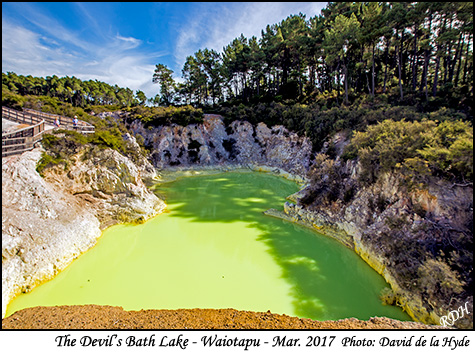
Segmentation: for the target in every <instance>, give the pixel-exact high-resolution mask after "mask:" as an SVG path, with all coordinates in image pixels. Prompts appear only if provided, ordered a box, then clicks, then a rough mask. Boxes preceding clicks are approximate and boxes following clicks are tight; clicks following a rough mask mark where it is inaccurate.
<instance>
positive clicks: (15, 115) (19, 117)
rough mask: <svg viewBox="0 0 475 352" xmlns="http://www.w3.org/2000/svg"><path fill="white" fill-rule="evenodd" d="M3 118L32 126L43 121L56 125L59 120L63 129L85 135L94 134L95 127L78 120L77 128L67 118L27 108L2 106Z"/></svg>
mask: <svg viewBox="0 0 475 352" xmlns="http://www.w3.org/2000/svg"><path fill="white" fill-rule="evenodd" d="M2 117H4V118H6V119H9V120H13V121H17V122H22V123H29V124H31V125H32V124H34V123H39V122H41V121H42V120H44V121H45V122H46V123H48V124H50V125H54V122H55V120H56V119H58V120H59V122H60V125H62V126H64V127H63V128H66V129H75V130H79V131H80V132H83V133H92V132H94V126H93V125H91V124H90V123H88V122H86V121H83V120H78V125H77V126H75V125H74V124H73V123H72V121H70V120H71V119H70V118H67V117H65V116H61V115H55V114H50V113H47V112H42V111H37V110H33V109H26V108H25V109H23V111H18V110H14V109H11V108H8V107H6V106H2ZM68 121H70V122H68Z"/></svg>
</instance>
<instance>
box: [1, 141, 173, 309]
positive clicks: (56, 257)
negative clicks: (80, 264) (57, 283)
mask: <svg viewBox="0 0 475 352" xmlns="http://www.w3.org/2000/svg"><path fill="white" fill-rule="evenodd" d="M42 152H43V149H42V148H36V149H34V150H32V151H29V152H25V153H23V154H21V155H16V156H11V157H7V158H2V317H4V316H5V312H6V307H7V305H8V303H9V302H10V301H11V300H12V299H13V298H14V297H16V296H17V295H18V294H20V293H21V292H28V291H30V290H31V289H33V288H34V287H35V286H37V285H39V284H40V283H42V282H44V281H47V280H50V279H52V278H53V277H54V276H56V274H58V273H59V272H60V271H61V270H63V269H65V268H66V267H67V266H68V265H69V264H70V263H71V262H72V261H73V260H74V259H76V258H77V257H78V256H79V255H81V254H82V253H84V252H85V251H87V250H88V249H89V248H91V247H93V246H94V245H95V244H96V241H97V239H98V238H99V237H100V236H101V235H102V232H101V231H102V230H103V229H104V228H106V227H108V226H111V225H113V224H116V223H121V222H133V221H145V220H146V219H148V218H150V217H153V216H155V215H157V214H159V213H161V212H162V211H163V210H164V208H165V203H164V202H163V201H162V200H160V199H159V198H157V197H156V196H155V195H154V194H153V193H152V192H151V191H150V190H148V188H147V187H146V186H145V184H144V183H143V181H142V174H146V175H148V176H149V177H150V176H153V175H154V172H155V171H153V174H150V173H148V174H147V173H146V170H144V171H142V172H140V171H139V169H138V168H137V166H136V165H135V164H133V163H132V162H131V161H130V160H129V159H128V158H126V157H124V156H122V155H121V154H119V153H118V152H116V151H114V150H111V149H106V150H96V151H92V154H90V155H89V156H88V157H87V158H84V157H83V153H84V152H85V151H84V150H83V151H82V152H80V153H78V154H76V155H75V156H74V157H73V158H72V160H71V162H70V164H69V165H68V169H67V171H66V170H65V168H64V166H56V167H52V168H49V169H48V170H47V171H46V172H45V174H44V177H41V176H40V175H39V173H38V172H37V171H36V166H37V163H38V161H39V159H40V158H41V155H42ZM148 169H149V170H150V169H152V170H153V167H151V166H150V168H148Z"/></svg>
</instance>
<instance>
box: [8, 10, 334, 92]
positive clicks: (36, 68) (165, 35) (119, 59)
mask: <svg viewBox="0 0 475 352" xmlns="http://www.w3.org/2000/svg"><path fill="white" fill-rule="evenodd" d="M105 4H106V3H104V4H102V3H99V4H94V5H91V3H63V5H58V6H59V7H60V8H61V9H62V10H63V11H64V10H65V9H66V8H67V10H68V11H64V13H67V16H57V15H54V14H53V13H54V12H53V11H51V7H48V6H42V5H41V3H21V4H20V3H8V6H6V5H5V3H3V4H2V10H3V9H4V8H7V9H8V10H9V11H2V71H3V72H6V71H14V72H15V73H17V74H23V75H33V76H41V77H45V76H48V75H58V76H66V75H67V76H76V77H78V78H80V79H84V80H89V79H98V80H100V81H103V82H107V83H109V84H112V85H114V84H117V85H118V86H120V87H128V88H130V89H132V90H134V91H135V90H138V89H140V90H142V91H144V92H145V94H146V95H147V96H148V97H152V96H154V95H155V94H157V91H158V87H157V86H156V85H154V84H153V83H152V75H153V71H154V68H155V64H157V63H159V62H161V63H169V67H170V68H171V69H173V70H174V71H175V75H174V76H175V79H176V80H178V81H180V80H181V79H180V77H179V76H180V75H181V70H182V68H183V64H184V62H185V59H186V57H187V56H189V55H193V54H194V53H195V52H196V51H197V50H198V49H204V48H209V49H214V50H216V51H218V52H221V51H222V49H223V47H224V46H226V45H228V44H229V43H230V42H231V41H232V40H233V39H234V38H236V37H238V36H239V35H240V34H241V33H242V34H244V36H246V37H247V38H250V37H251V36H256V37H258V38H260V35H261V30H263V29H265V27H266V25H267V24H273V23H279V22H280V21H282V20H283V19H285V18H286V17H287V16H289V15H290V14H298V13H299V12H302V13H305V14H306V15H307V18H310V17H312V16H313V15H315V14H318V13H319V12H320V9H321V8H323V7H324V6H325V5H326V3H292V2H287V3H282V2H274V3H260V2H250V3H249V2H244V3H236V2H232V3H206V2H205V3H201V2H196V3H187V4H186V5H178V7H175V5H171V4H168V3H164V4H165V5H163V4H162V3H160V5H159V6H157V5H153V6H152V7H150V11H151V12H150V13H151V15H150V16H142V13H143V10H146V9H147V8H148V7H147V5H146V4H142V5H137V6H135V5H127V9H128V10H129V11H132V10H135V11H136V12H135V13H134V14H131V15H132V16H135V17H134V19H135V26H136V27H133V26H131V25H128V24H127V23H123V22H124V18H126V17H127V15H128V14H124V13H120V14H121V15H122V16H123V17H122V18H119V17H118V16H117V14H118V13H114V11H115V10H116V11H119V10H121V9H123V7H122V6H117V7H116V6H115V5H109V4H113V3H107V5H105ZM55 9H58V8H55ZM174 9H179V10H174ZM140 11H142V12H140ZM153 11H155V12H153ZM163 11H168V12H166V16H167V17H161V16H163V14H162V12H163ZM177 11H181V12H177ZM7 12H8V13H9V14H10V17H8V15H6V14H5V13H7ZM68 16H70V17H68ZM165 18H166V19H165ZM137 19H141V20H143V22H141V23H137ZM114 21H117V23H114ZM164 21H169V22H167V25H166V26H164V25H163V24H164ZM124 24H125V26H123V25H124ZM133 29H140V30H139V31H135V32H134V30H133ZM140 31H142V33H144V37H142V36H140V34H138V33H140ZM133 33H134V34H133ZM170 39H172V40H173V44H169V43H168V42H167V40H170ZM168 48H169V49H168ZM167 50H170V51H172V52H168V51H167ZM170 57H171V58H170Z"/></svg>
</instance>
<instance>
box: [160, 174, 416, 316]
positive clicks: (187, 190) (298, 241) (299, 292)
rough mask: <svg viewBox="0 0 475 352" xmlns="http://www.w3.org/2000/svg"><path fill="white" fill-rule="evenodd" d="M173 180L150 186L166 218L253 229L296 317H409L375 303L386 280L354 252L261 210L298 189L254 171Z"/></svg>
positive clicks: (278, 204) (279, 204)
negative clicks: (288, 292)
mask: <svg viewBox="0 0 475 352" xmlns="http://www.w3.org/2000/svg"><path fill="white" fill-rule="evenodd" d="M175 182H180V186H179V187H177V186H176V185H175V184H174V183H175ZM175 182H172V183H169V184H162V185H160V186H159V187H157V188H156V192H157V194H159V195H161V196H163V195H165V197H166V199H167V204H168V205H169V208H170V216H172V217H181V218H187V219H188V220H190V221H192V222H203V223H206V222H221V223H233V222H238V221H239V222H246V223H248V224H249V225H248V227H251V228H255V229H257V230H258V231H259V233H260V235H259V237H258V238H257V240H258V241H261V242H263V243H265V244H266V246H267V251H268V253H269V254H270V255H271V256H272V258H273V260H274V261H275V262H276V263H277V264H278V265H279V267H280V268H281V270H282V278H283V279H285V280H286V281H287V282H288V283H289V284H290V285H291V291H292V292H291V294H292V297H293V306H294V309H295V314H296V315H297V316H300V317H306V318H312V319H318V320H327V319H341V318H348V317H356V318H359V319H368V318H370V317H371V316H388V317H392V318H395V319H400V320H411V318H410V317H409V316H408V315H407V314H406V313H404V312H403V311H402V310H401V309H399V308H397V307H390V306H383V305H382V304H381V301H380V300H379V292H380V290H381V289H382V288H383V287H387V284H386V283H385V282H384V280H383V278H382V277H381V276H379V275H378V274H377V273H376V272H375V271H374V270H373V269H371V268H370V267H369V266H368V265H367V264H366V263H365V262H363V260H362V259H361V258H359V257H358V256H357V255H356V253H354V252H353V251H351V250H350V249H348V248H346V247H344V246H343V245H341V244H339V243H337V242H336V241H335V240H333V239H330V238H327V237H325V236H323V235H318V234H316V233H315V232H313V231H310V230H308V229H306V228H303V227H301V226H299V225H295V224H292V223H289V222H285V221H283V220H279V219H274V218H271V217H268V216H265V215H263V214H262V212H263V211H265V210H267V209H269V208H275V209H282V207H283V203H284V200H285V197H286V196H287V195H290V194H292V193H294V192H296V191H297V190H298V186H297V185H296V184H295V183H293V182H290V181H288V180H285V179H282V178H279V177H276V176H273V175H266V174H258V173H228V174H220V175H213V176H195V177H187V178H182V179H179V180H177V181H175ZM222 235H226V233H222Z"/></svg>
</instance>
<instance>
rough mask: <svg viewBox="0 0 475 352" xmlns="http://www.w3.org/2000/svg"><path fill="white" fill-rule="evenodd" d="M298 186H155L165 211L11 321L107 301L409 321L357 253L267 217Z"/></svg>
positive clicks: (102, 248)
mask: <svg viewBox="0 0 475 352" xmlns="http://www.w3.org/2000/svg"><path fill="white" fill-rule="evenodd" d="M297 190H298V187H297V185H296V184H295V183H293V182H290V181H287V180H285V179H282V178H278V177H275V176H272V175H266V174H262V173H251V172H249V173H235V172H233V173H223V174H219V175H212V176H198V177H186V178H182V179H179V180H177V181H175V182H172V183H167V184H162V185H159V186H158V187H157V188H156V192H157V193H159V194H160V195H163V196H165V197H166V202H167V204H168V212H167V213H165V214H161V215H159V216H157V217H155V218H154V219H152V220H149V221H148V222H146V223H145V224H142V225H117V226H113V227H111V228H109V229H107V230H106V231H104V233H103V236H102V237H101V238H100V239H99V241H98V243H97V245H96V246H95V247H94V248H92V249H91V250H89V251H88V252H86V253H84V254H83V255H81V256H80V257H79V258H78V259H77V260H75V261H74V262H73V263H72V264H71V265H70V266H69V267H68V268H67V269H65V270H64V271H63V272H61V273H60V274H59V275H58V276H57V277H56V278H54V280H51V281H49V282H47V283H45V284H42V285H40V286H39V287H37V288H35V289H34V290H32V292H30V293H28V294H22V295H20V296H19V297H17V298H16V299H15V300H14V301H12V303H11V304H10V305H9V307H8V310H7V316H8V315H11V314H12V313H13V312H15V311H17V310H19V309H22V308H26V307H32V306H54V305H74V304H101V305H112V306H122V307H123V308H124V309H125V310H140V309H177V308H235V309H239V310H253V311H267V310H270V311H272V312H273V313H280V314H287V315H292V316H299V317H305V318H313V319H318V320H327V319H340V318H347V317H357V318H360V319H368V318H369V317H371V316H387V317H392V318H396V319H401V320H410V318H409V316H408V315H406V314H405V313H403V312H402V311H401V309H399V308H396V307H390V306H383V305H382V304H381V302H380V300H379V298H378V296H379V292H380V291H381V289H382V288H383V287H386V286H387V285H386V283H385V282H384V280H383V279H382V277H381V276H379V275H378V274H377V273H376V272H375V271H374V270H373V269H371V268H370V267H369V266H368V265H367V264H366V263H365V262H363V260H361V259H360V258H359V257H358V256H357V255H356V254H355V253H354V252H353V251H351V250H350V249H348V248H346V247H344V246H343V245H341V244H339V243H338V242H336V241H335V240H333V239H330V238H327V237H324V236H322V235H319V234H316V233H314V232H312V231H310V230H308V229H305V228H302V227H300V226H297V225H294V224H291V223H288V222H285V221H282V220H279V219H274V218H271V217H268V216H265V215H263V214H262V211H264V210H266V209H268V208H277V209H282V205H283V203H284V201H285V197H286V196H287V195H289V194H291V193H294V192H295V191H297Z"/></svg>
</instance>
